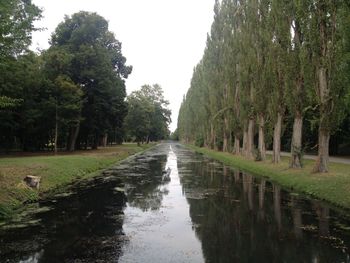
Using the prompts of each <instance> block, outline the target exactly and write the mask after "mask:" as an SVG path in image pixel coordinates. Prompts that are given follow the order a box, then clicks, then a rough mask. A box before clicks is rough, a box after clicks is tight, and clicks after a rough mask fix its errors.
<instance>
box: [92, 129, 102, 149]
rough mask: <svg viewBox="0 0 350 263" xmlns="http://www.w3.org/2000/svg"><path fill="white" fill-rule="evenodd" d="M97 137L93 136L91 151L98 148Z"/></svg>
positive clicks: (96, 135)
mask: <svg viewBox="0 0 350 263" xmlns="http://www.w3.org/2000/svg"><path fill="white" fill-rule="evenodd" d="M99 137H100V136H99V135H98V134H97V133H96V134H95V137H94V140H93V142H92V149H93V150H97V147H98V139H99Z"/></svg>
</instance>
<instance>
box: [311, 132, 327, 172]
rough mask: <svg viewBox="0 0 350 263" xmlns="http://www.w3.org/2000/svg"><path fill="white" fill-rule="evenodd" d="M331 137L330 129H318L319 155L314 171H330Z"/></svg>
mask: <svg viewBox="0 0 350 263" xmlns="http://www.w3.org/2000/svg"><path fill="white" fill-rule="evenodd" d="M329 138H330V133H329V131H327V130H323V129H321V128H320V129H319V131H318V156H317V159H316V163H315V167H314V169H313V172H315V173H327V172H328V163H329Z"/></svg>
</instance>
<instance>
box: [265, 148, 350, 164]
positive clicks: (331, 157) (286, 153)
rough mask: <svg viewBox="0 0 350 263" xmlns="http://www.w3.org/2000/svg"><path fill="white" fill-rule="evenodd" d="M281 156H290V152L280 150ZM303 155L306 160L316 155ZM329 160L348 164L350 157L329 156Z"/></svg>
mask: <svg viewBox="0 0 350 263" xmlns="http://www.w3.org/2000/svg"><path fill="white" fill-rule="evenodd" d="M266 153H267V154H269V155H272V151H266ZM281 156H286V157H290V153H289V152H281ZM303 157H304V159H307V160H316V158H317V155H311V154H305V155H304V156H303ZM329 161H330V162H332V163H343V164H350V158H347V157H335V156H330V157H329Z"/></svg>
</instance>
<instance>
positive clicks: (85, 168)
mask: <svg viewBox="0 0 350 263" xmlns="http://www.w3.org/2000/svg"><path fill="white" fill-rule="evenodd" d="M151 146H153V145H152V144H149V145H141V146H137V145H136V144H124V145H120V146H115V147H107V148H100V149H98V150H90V151H77V152H74V153H71V154H68V153H62V154H59V155H57V156H53V155H51V156H48V155H32V156H16V157H4V158H0V218H1V217H2V218H3V217H9V216H11V215H12V214H13V212H14V211H15V210H16V208H18V207H20V206H21V205H22V204H23V203H24V202H31V201H35V200H38V199H39V198H40V196H41V195H43V194H44V193H48V192H50V191H52V190H55V189H58V188H60V187H63V186H65V185H67V184H69V183H71V182H73V181H76V180H79V179H83V178H88V177H91V176H93V175H95V174H96V172H98V171H99V170H101V169H103V168H106V167H108V166H110V165H112V164H115V163H117V162H118V161H121V160H123V159H125V158H126V157H128V156H130V155H132V154H135V153H137V152H141V151H143V150H146V149H148V148H150V147H151ZM26 175H34V176H41V184H40V189H39V190H33V189H31V188H29V187H27V186H26V185H25V183H24V182H23V178H24V177H25V176H26Z"/></svg>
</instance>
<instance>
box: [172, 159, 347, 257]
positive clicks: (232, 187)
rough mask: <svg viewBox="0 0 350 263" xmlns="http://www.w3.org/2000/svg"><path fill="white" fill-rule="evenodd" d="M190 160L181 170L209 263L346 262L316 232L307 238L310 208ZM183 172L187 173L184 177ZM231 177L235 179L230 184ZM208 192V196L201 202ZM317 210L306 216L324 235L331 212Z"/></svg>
mask: <svg viewBox="0 0 350 263" xmlns="http://www.w3.org/2000/svg"><path fill="white" fill-rule="evenodd" d="M188 155H189V156H186V155H184V156H185V157H183V158H186V161H183V158H178V170H179V173H180V181H181V184H182V185H183V188H184V189H185V190H184V193H185V195H186V198H187V201H188V203H189V205H190V217H191V220H192V222H193V230H194V232H195V233H196V236H197V237H198V238H199V239H200V240H201V242H202V250H203V254H204V257H205V258H206V261H207V262H280V261H283V262H311V261H312V260H313V259H316V258H317V259H322V260H321V261H320V262H329V261H344V262H348V261H347V259H346V258H347V256H346V255H344V254H342V253H340V252H339V250H336V249H333V248H332V247H331V246H330V245H329V244H327V243H325V242H320V241H319V239H317V238H315V236H314V235H313V234H312V233H308V232H306V233H303V218H302V215H303V211H308V212H309V210H310V209H309V207H308V206H309V205H310V203H308V202H302V203H301V202H299V201H298V200H299V199H298V198H297V197H295V196H292V195H289V193H287V192H285V191H283V190H281V188H280V187H279V186H277V185H274V184H271V183H268V182H266V180H265V179H261V180H259V179H257V178H255V177H253V176H252V175H249V174H242V176H240V173H239V171H237V170H235V171H231V170H228V169H225V167H224V166H222V169H220V167H217V168H216V169H214V168H213V165H211V164H208V162H210V161H207V160H202V162H200V161H199V160H198V159H199V158H202V157H198V158H195V159H194V160H193V162H189V161H188V160H189V159H190V158H192V156H191V155H190V154H188ZM181 170H186V171H187V172H186V173H183V174H181ZM189 171H191V172H189ZM230 176H231V177H232V178H233V180H227V179H226V178H229V177H230ZM241 179H242V181H241ZM206 189H207V190H206ZM213 189H217V191H213ZM220 189H224V190H220ZM209 190H210V192H208V193H210V194H207V195H205V196H204V197H203V196H202V197H201V198H198V196H201V195H200V194H199V193H203V192H206V191H209ZM194 193H197V195H196V194H194ZM284 200H286V202H285V203H284ZM287 200H288V201H287ZM316 207H317V206H314V209H315V211H318V212H317V213H313V214H312V215H310V216H309V217H308V224H311V225H312V224H313V223H316V224H317V222H319V224H320V234H321V232H322V234H323V233H325V232H327V231H326V230H327V222H328V221H327V218H328V217H329V211H328V213H327V209H324V208H322V209H321V208H319V209H316ZM282 211H283V212H282ZM321 229H322V230H321ZM296 240H298V242H295V241H296ZM315 255H317V256H315ZM330 259H331V260H330Z"/></svg>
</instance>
